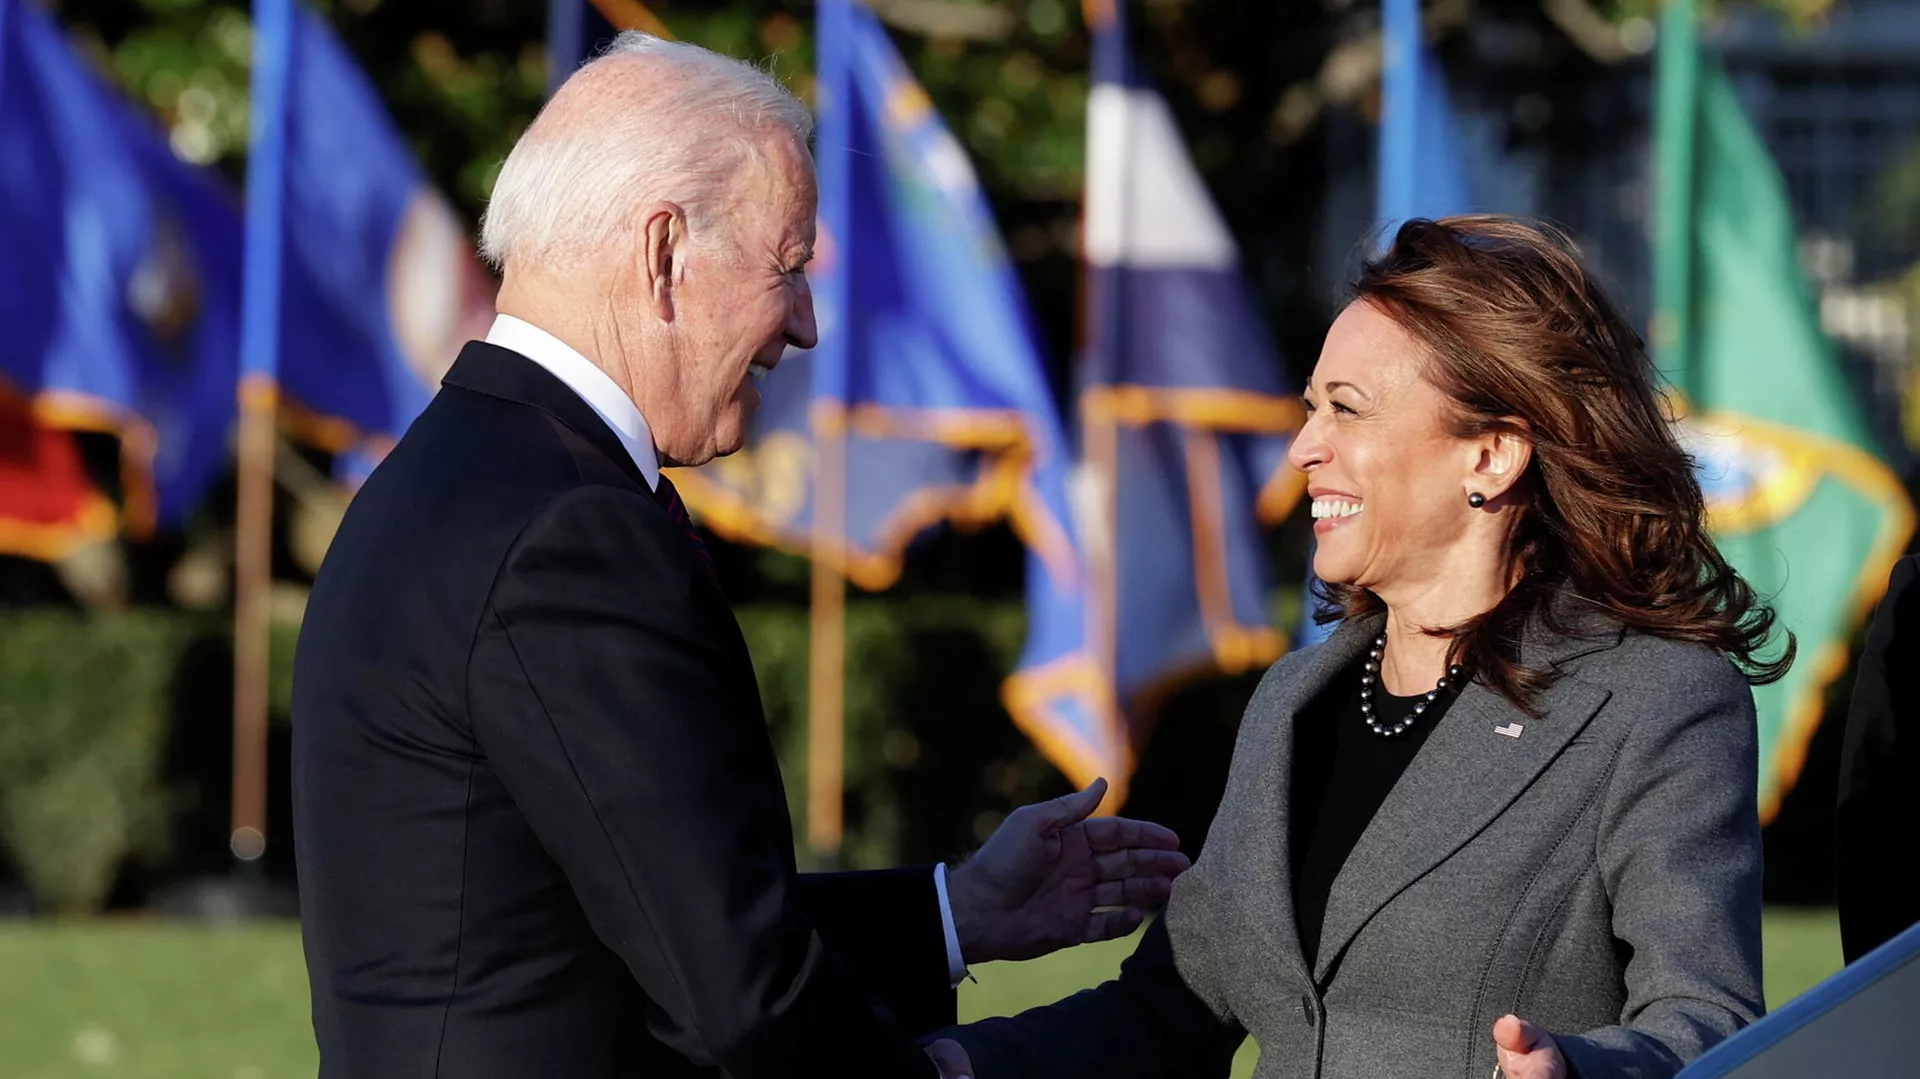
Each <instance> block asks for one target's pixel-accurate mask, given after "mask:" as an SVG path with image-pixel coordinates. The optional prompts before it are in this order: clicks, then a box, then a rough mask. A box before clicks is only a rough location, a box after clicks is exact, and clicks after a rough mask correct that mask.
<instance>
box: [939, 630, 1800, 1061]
mask: <svg viewBox="0 0 1920 1079" xmlns="http://www.w3.org/2000/svg"><path fill="white" fill-rule="evenodd" d="M1380 625H1381V621H1380V619H1379V618H1378V617H1375V618H1372V619H1368V620H1364V621H1358V622H1350V623H1349V624H1347V625H1344V626H1342V627H1341V628H1340V630H1339V631H1338V632H1336V633H1335V634H1334V636H1333V638H1332V639H1331V640H1329V641H1328V642H1327V643H1326V644H1324V645H1322V646H1320V647H1317V648H1310V649H1306V650H1304V651H1300V652H1295V653H1293V654H1291V655H1288V656H1286V657H1285V658H1283V659H1282V660H1281V661H1280V662H1279V663H1277V664H1275V665H1274V667H1273V669H1272V670H1270V671H1269V672H1267V675H1266V678H1265V679H1264V680H1263V681H1262V682H1261V683H1260V688H1259V690H1258V691H1257V692H1256V693H1255V694H1254V697H1253V700H1252V702H1251V703H1250V704H1249V705H1248V706H1247V712H1246V717H1245V719H1244V720H1243V722H1242V725H1241V731H1240V739H1239V744H1238V746H1237V747H1236V748H1235V750H1234V759H1233V768H1232V773H1231V775H1230V777H1229V779H1228V781H1227V789H1226V794H1225V796H1224V798H1223V800H1222V802H1221V805H1220V810H1219V814H1218V816H1217V817H1216V818H1215V820H1214V823H1213V828H1212V831H1211V832H1210V833H1209V834H1208V837H1207V842H1206V846H1205V848H1204V850H1203V851H1202V853H1201V856H1200V858H1199V860H1198V861H1197V862H1196V863H1195V865H1194V867H1193V868H1192V869H1191V870H1189V871H1188V872H1187V873H1186V874H1185V875H1183V876H1182V877H1181V878H1180V879H1179V880H1178V881H1177V882H1176V884H1175V886H1174V891H1173V898H1172V900H1171V901H1170V902H1169V904H1168V906H1167V910H1166V913H1165V914H1164V916H1163V917H1161V918H1160V919H1158V920H1157V921H1156V922H1155V923H1154V924H1153V926H1152V927H1151V928H1150V929H1149V930H1148V932H1147V935H1146V937H1145V939H1144V940H1143V942H1142V944H1141V945H1140V947H1139V949H1138V950H1137V951H1136V952H1135V954H1134V956H1133V957H1132V958H1130V959H1129V960H1128V961H1127V963H1126V965H1125V967H1123V970H1122V974H1121V977H1120V978H1119V979H1118V980H1116V981H1113V982H1109V983H1107V984H1106V985H1104V986H1101V987H1100V988H1098V989H1093V990H1089V991H1087V992H1084V993H1080V994H1078V995H1076V996H1073V997H1069V998H1068V999H1066V1000H1064V1001H1061V1002H1059V1003H1057V1004H1053V1005H1050V1006H1048V1007H1045V1008H1038V1009H1035V1010H1033V1011H1029V1012H1027V1013H1025V1014H1023V1015H1020V1016H1018V1017H1015V1018H1012V1019H996V1020H987V1021H985V1022H981V1023H976V1024H973V1025H971V1026H967V1027H962V1028H958V1029H957V1030H953V1031H948V1032H946V1033H947V1034H948V1035H949V1036H952V1037H956V1038H957V1039H958V1040H959V1041H960V1042H961V1043H962V1044H963V1045H965V1046H966V1048H967V1050H968V1052H969V1054H970V1055H971V1057H972V1059H973V1063H974V1066H975V1069H976V1073H975V1074H976V1075H977V1076H978V1079H1014V1077H1034V1079H1039V1077H1050V1079H1067V1077H1072V1076H1089V1077H1092V1076H1102V1077H1107V1076H1118V1077H1125V1079H1136V1077H1137V1079H1158V1077H1164V1076H1224V1075H1226V1074H1227V1069H1228V1065H1229V1062H1230V1061H1231V1059H1232V1056H1233V1052H1234V1049H1235V1048H1236V1047H1237V1046H1238V1045H1239V1043H1240V1041H1241V1040H1242V1038H1244V1037H1245V1036H1246V1035H1247V1034H1252V1035H1253V1037H1254V1039H1255V1040H1256V1041H1258V1043H1259V1045H1260V1067H1259V1071H1258V1073H1257V1074H1258V1076H1260V1077H1261V1079H1304V1077H1308V1076H1326V1077H1328V1079H1372V1077H1376V1076H1378V1077H1382V1079H1385V1077H1389V1076H1391V1077H1394V1079H1399V1077H1402V1076H1420V1077H1422V1079H1427V1077H1434V1076H1458V1077H1461V1079H1487V1077H1488V1076H1489V1075H1490V1074H1492V1072H1493V1069H1494V1067H1495V1064H1494V1047H1493V1037H1492V1033H1491V1030H1492V1027H1493V1022H1494V1020H1495V1019H1498V1018H1499V1017H1500V1016H1501V1015H1504V1014H1506V1013H1507V1012H1513V1013H1515V1014H1517V1015H1520V1016H1521V1017H1523V1018H1526V1019H1529V1020H1532V1021H1533V1022H1535V1023H1538V1024H1540V1025H1542V1026H1544V1027H1545V1028H1547V1029H1548V1030H1550V1031H1552V1032H1553V1034H1554V1036H1555V1038H1556V1040H1557V1041H1558V1042H1559V1044H1560V1046H1561V1048H1562V1050H1563V1051H1564V1053H1565V1054H1566V1056H1567V1058H1568V1060H1569V1062H1570V1063H1572V1065H1573V1066H1574V1070H1575V1072H1576V1074H1577V1075H1578V1076H1580V1077H1581V1079H1627V1077H1633V1079H1651V1077H1660V1076H1669V1075H1672V1074H1673V1073H1674V1072H1675V1071H1677V1070H1679V1068H1680V1067H1681V1066H1682V1065H1684V1064H1685V1063H1686V1062H1687V1061H1690V1060H1692V1059H1693V1058H1694V1057H1696V1056H1698V1055H1699V1054H1700V1053H1701V1052H1702V1051H1704V1050H1705V1049H1706V1048H1708V1047H1709V1046H1711V1045H1713V1044H1714V1043H1715V1042H1718V1041H1720V1040H1721V1039H1722V1038H1725V1037H1726V1036H1728V1035H1729V1034H1732V1033H1733V1032H1734V1031H1736V1030H1738V1029H1739V1028H1741V1027H1742V1026H1744V1025H1746V1024H1747V1023H1749V1022H1751V1021H1752V1020H1754V1019H1755V1018H1757V1017H1758V1016H1759V1015H1760V1014H1761V1011H1762V1008H1763V1004H1762V998H1761V983H1760V823H1759V819H1758V816H1757V812H1756V808H1755V785H1756V779H1757V773H1758V765H1757V760H1756V753H1757V750H1756V740H1757V739H1756V732H1755V726H1754V712H1753V695H1752V693H1751V692H1750V690H1749V689H1748V686H1747V683H1746V681H1745V679H1744V678H1743V677H1742V676H1741V674H1740V672H1739V671H1738V670H1736V669H1735V668H1734V666H1733V665H1732V664H1731V663H1730V662H1729V661H1728V660H1727V659H1726V658H1725V657H1724V656H1722V655H1720V654H1718V653H1716V652H1714V651H1712V650H1710V649H1708V648H1705V647H1702V646H1697V645H1688V644H1680V643H1675V642H1672V641H1666V640H1661V639H1657V638H1652V637H1647V636H1642V635H1639V634H1627V633H1624V632H1623V631H1622V630H1621V629H1620V628H1619V627H1618V626H1616V625H1608V626H1604V627H1600V628H1597V629H1595V630H1594V631H1592V632H1591V633H1587V634H1583V635H1582V636H1579V637H1566V636H1556V635H1553V634H1550V633H1548V632H1546V631H1545V630H1544V629H1540V628H1536V629H1535V631H1534V632H1532V633H1531V634H1529V636H1528V638H1527V640H1526V641H1525V643H1524V645H1523V648H1522V652H1521V658H1522V661H1523V662H1525V663H1527V664H1529V665H1532V666H1544V665H1551V666H1553V667H1555V668H1557V669H1558V670H1559V671H1560V674H1561V677H1560V678H1559V680H1558V681H1557V682H1555V683H1554V685H1553V686H1552V688H1550V689H1549V690H1547V692H1546V693H1545V694H1544V696H1543V697H1542V699H1541V700H1540V702H1539V703H1540V706H1541V709H1542V714H1541V715H1539V716H1538V717H1529V716H1527V715H1526V714H1524V713H1523V712H1521V711H1519V710H1518V709H1516V708H1514V707H1513V706H1512V705H1510V704H1509V703H1507V702H1506V700H1505V699H1503V698H1502V697H1500V696H1499V695H1498V694H1496V693H1494V692H1492V691H1491V690H1489V689H1487V688H1486V687H1484V686H1481V685H1478V684H1474V685H1470V686H1468V687H1467V688H1466V689H1465V690H1463V691H1462V693H1461V695H1460V697H1459V698H1458V699H1457V700H1456V701H1455V702H1454V704H1453V706H1452V707H1451V708H1449V709H1448V710H1447V712H1446V714H1445V715H1444V716H1443V717H1442V718H1441V720H1440V722H1439V724H1438V726H1437V727H1436V728H1435V729H1434V730H1433V732H1432V733H1431V735H1430V736H1429V738H1428V740H1427V743H1426V744H1425V745H1424V746H1423V747H1422V748H1421V750H1420V752H1419V754H1418V756H1416V757H1415V759H1414V760H1413V762H1412V764H1411V765H1410V766H1409V767H1408V768H1407V771H1406V773H1405V774H1404V775H1403V776H1402V777H1401V779H1400V781H1399V783H1398V784H1397V785H1396V786H1395V787H1394V789H1393V791H1392V793H1391V794H1390V795H1389V796H1388V797H1387V800H1386V802H1385V803H1384V804H1383V805H1382V806H1381V807H1380V811H1379V813H1378V814H1377V815H1376V816H1375V817H1374V819H1373V821H1372V822H1371V823H1370V824H1369V825H1368V827H1367V829H1366V832H1365V833H1364V834H1363V835H1362V836H1361V838H1360V841H1359V843H1358V844H1357V845H1356V846H1355V847H1354V849H1353V852H1352V854H1351V855H1350V856H1349V857H1348V859H1347V861H1346V864H1345V865H1344V866H1343V867H1342V869H1341V871H1340V874H1339V876H1338V877H1337V878H1336V879H1335V881H1334V884H1333V890H1332V893H1331V895H1330V896H1329V898H1328V903H1327V913H1326V920H1325V922H1324V926H1323V931H1322V933H1321V938H1320V939H1321V942H1322V943H1321V947H1320V956H1319V960H1318V962H1317V963H1315V965H1314V967H1313V969H1312V970H1309V969H1308V968H1307V965H1306V962H1305V960H1304V959H1303V958H1302V956H1301V949H1300V942H1299V935H1298V932H1297V930H1296V927H1295V921H1294V912H1293V882H1292V880H1291V875H1290V866H1291V856H1290V853H1289V851H1288V830H1289V829H1288V813H1289V809H1290V804H1289V788H1290V786H1291V783H1290V777H1291V774H1292V771H1291V768H1292V762H1291V757H1292V752H1293V730H1292V727H1293V721H1294V717H1295V716H1296V715H1297V714H1298V713H1299V711H1300V710H1301V708H1302V707H1303V706H1305V705H1306V704H1307V703H1308V702H1309V701H1310V700H1312V699H1313V697H1314V695H1315V694H1317V693H1319V692H1320V691H1321V690H1322V689H1323V688H1325V687H1326V686H1327V685H1328V684H1329V683H1330V682H1331V680H1332V679H1333V678H1334V677H1336V676H1337V675H1340V674H1342V673H1343V672H1345V671H1347V670H1349V669H1350V665H1351V664H1353V663H1354V662H1355V661H1356V659H1357V658H1358V656H1359V654H1360V653H1361V651H1362V650H1364V649H1365V648H1366V647H1367V645H1368V642H1369V641H1371V640H1372V639H1373V637H1374V635H1375V634H1377V633H1378V632H1379V627H1380ZM1496 728H1506V729H1507V730H1508V731H1510V732H1517V733H1518V737H1509V736H1506V735H1503V734H1501V733H1498V732H1497V730H1496Z"/></svg>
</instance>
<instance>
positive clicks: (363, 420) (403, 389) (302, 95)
mask: <svg viewBox="0 0 1920 1079" xmlns="http://www.w3.org/2000/svg"><path fill="white" fill-rule="evenodd" d="M290 7H291V14H290V19H289V20H288V26H287V29H288V33H289V34H290V36H291V41H290V42H288V43H287V44H286V46H285V48H286V55H287V56H288V62H287V67H288V70H287V71H286V73H285V83H284V90H283V93H284V108H283V110H282V116H281V118H280V123H281V124H282V125H283V126H282V130H281V131H280V132H279V133H278V137H277V139H275V138H268V139H265V140H263V146H265V147H266V148H267V150H268V152H272V151H273V150H274V149H278V151H279V152H280V153H281V154H282V158H281V160H282V162H283V165H282V168H283V170H284V179H283V181H282V185H283V186H282V188H281V195H280V197H281V200H282V204H281V211H280V220H281V227H280V235H279V240H280V243H281V245H282V262H281V281H280V311H279V333H278V336H277V355H276V356H275V365H276V367H277V371H275V372H274V374H275V376H276V377H277V381H278V386H279V390H280V396H281V406H282V417H283V420H284V421H285V422H286V423H288V425H289V427H290V429H291V430H292V431H293V433H294V434H295V435H296V436H298V437H302V438H303V439H304V440H306V441H309V442H313V443H316V444H318V445H320V446H322V447H324V448H326V449H330V450H332V451H334V452H336V453H338V454H341V455H342V457H341V475H342V478H344V479H347V480H349V481H352V480H354V479H357V478H359V476H360V474H362V473H363V472H364V470H365V469H366V468H368V467H370V466H371V464H372V463H373V462H375V461H377V460H378V459H379V458H380V457H381V456H382V455H384V453H385V452H386V450H387V449H388V448H389V447H391V446H392V444H393V443H394V442H395V441H396V440H397V439H398V438H399V437H400V436H401V435H402V434H404V433H405V432H406V429H407V426H408V425H409V424H411V423H412V422H413V420H414V417H416V416H418V415H419V414H420V412H421V410H422V409H424V408H425V407H426V405H427V402H428V401H429V400H431V399H432V396H433V394H434V392H435V391H436V390H437V389H438V388H439V385H440V377H441V376H442V375H444V374H445V373H446V369H447V368H448V367H449V366H451V365H452V363H453V360H454V357H455V356H457V355H458V354H459V351H460V346H461V345H462V344H463V343H464V342H465V341H467V340H470V339H473V338H477V337H483V336H485V334H486V330H487V326H488V323H489V321H490V320H491V319H492V317H493V297H494V283H493V279H492V277H491V276H490V275H489V274H488V273H487V271H486V269H485V268H484V267H483V266H482V265H481V264H480V261H479V259H478V257H477V256H476V254H475V253H474V245H473V239H472V236H471V234H470V233H469V231H468V229H467V226H466V224H465V223H464V222H463V221H462V220H461V219H460V218H459V216H458V215H457V214H456V213H455V212H454V210H453V208H452V206H450V205H449V204H448V203H447V200H446V199H445V197H444V196H442V195H441V194H440V193H439V192H438V191H437V190H435V189H434V187H433V186H432V185H431V184H430V183H428V181H427V179H426V176H425V175H424V173H422V171H421V169H420V166H419V164H418V162H416V161H415V160H414V157H413V153H412V150H411V149H410V148H409V147H408V146H407V143H406V141H405V140H404V139H403V138H402V137H401V135H400V133H399V131H397V130H396V129H395V128H394V126H393V122H392V120H391V119H390V118H389V117H388V116H387V113H386V109H385V107H384V106H383V105H382V104H381V101H380V97H379V94H378V93H377V92H376V91H375V89H374V87H373V85H372V83H371V82H370V81H369V80H368V79H367V76H366V74H365V73H364V72H362V71H361V70H360V68H359V66H358V65H357V64H356V63H355V62H354V59H353V57H352V55H351V54H350V53H348V52H347V50H346V48H345V46H343V45H342V44H341V42H340V40H339V39H338V38H337V37H336V36H335V35H334V33H333V30H332V28H331V27H330V26H329V25H328V24H327V22H326V20H325V19H324V18H323V17H321V16H320V15H318V14H317V13H315V12H313V11H311V10H309V9H308V8H307V7H306V6H305V5H304V4H300V3H297V2H296V3H292V4H291V5H290ZM264 25H272V24H271V23H265V24H264Z"/></svg>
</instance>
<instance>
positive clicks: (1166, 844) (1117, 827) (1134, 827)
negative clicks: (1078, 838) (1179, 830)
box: [1081, 817, 1180, 851]
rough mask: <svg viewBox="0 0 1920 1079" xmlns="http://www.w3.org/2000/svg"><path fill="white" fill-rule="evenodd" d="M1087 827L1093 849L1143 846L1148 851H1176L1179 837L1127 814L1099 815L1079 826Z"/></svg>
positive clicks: (1120, 848)
mask: <svg viewBox="0 0 1920 1079" xmlns="http://www.w3.org/2000/svg"><path fill="white" fill-rule="evenodd" d="M1081 827H1082V828H1084V829H1086V833H1087V845H1088V846H1090V847H1092V848H1093V849H1094V850H1096V851H1110V850H1122V849H1124V848H1127V847H1146V848H1148V849H1151V850H1179V849H1180V837H1179V836H1177V835H1175V834H1174V833H1173V829H1171V828H1162V827H1161V826H1160V825H1158V824H1152V823H1149V822H1147V821H1143V820H1129V819H1127V818H1126V817H1101V818H1099V819H1098V820H1090V821H1088V822H1086V823H1085V824H1083V825H1081Z"/></svg>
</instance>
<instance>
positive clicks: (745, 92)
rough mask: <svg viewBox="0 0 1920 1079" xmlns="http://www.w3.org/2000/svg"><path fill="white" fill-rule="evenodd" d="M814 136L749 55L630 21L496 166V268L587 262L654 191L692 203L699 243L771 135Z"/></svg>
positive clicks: (492, 210) (491, 236) (484, 233)
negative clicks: (658, 33) (663, 34)
mask: <svg viewBox="0 0 1920 1079" xmlns="http://www.w3.org/2000/svg"><path fill="white" fill-rule="evenodd" d="M776 133H786V134H790V135H791V136H792V137H793V138H795V139H797V140H798V141H799V143H800V145H801V146H805V145H806V144H807V140H808V138H809V137H810V136H811V135H812V133H813V117H812V116H811V115H810V114H809V113H808V112H807V108H806V106H805V105H802V104H801V103H800V102H799V100H797V99H796V98H795V97H794V96H793V95H792V94H791V93H789V92H788V91H787V89H786V87H784V86H782V85H781V84H780V83H779V81H778V80H776V79H775V78H774V77H773V76H772V75H770V74H768V73H767V72H765V71H763V70H761V69H760V68H757V67H754V66H753V65H752V64H748V63H744V62H742V61H739V60H735V59H733V58H732V57H728V56H722V55H720V54H719V53H715V52H710V51H708V50H706V49H703V48H701V47H699V46H698V45H689V44H686V43H684V42H677V41H666V40H663V39H661V38H657V37H654V36H652V35H650V34H642V33H638V32H636V31H627V32H625V33H622V34H621V35H620V36H619V37H617V38H615V39H614V41H613V43H612V44H610V45H609V46H608V47H607V49H606V51H604V52H602V53H601V54H600V55H599V56H597V57H595V58H594V59H593V60H591V61H589V62H587V63H586V64H584V65H582V67H581V68H580V70H578V71H576V72H574V73H573V75H572V76H571V77H569V78H568V79H567V81H566V82H565V83H564V84H563V85H562V86H561V87H560V89H559V90H557V91H556V92H555V93H554V95H553V98H552V100H550V101H549V102H548V103H547V105H546V107H545V108H543V109H542V110H541V111H540V115H539V116H537V117H535V119H534V121H533V123H532V124H531V125H530V126H529V127H528V128H527V131H526V133H525V134H524V135H522V136H521V137H520V141H519V142H517V143H515V144H514V147H513V150H512V152H510V153H509V154H508V155H507V160H506V163H505V164H504V165H502V166H501V168H500V176H499V178H498V179H497V180H495V181H494V185H493V196H492V198H491V199H489V200H488V203H487V209H486V214H485V216H484V217H483V218H482V220H481V224H480V253H481V254H482V255H483V256H485V257H486V259H487V261H488V262H490V263H491V264H493V265H494V266H495V267H496V268H501V267H505V266H506V265H507V264H509V263H513V264H521V265H525V264H536V263H546V264H563V265H564V264H572V263H578V262H581V261H584V260H585V259H587V258H588V257H589V256H590V255H591V254H592V253H593V252H594V251H596V250H598V249H601V248H604V247H605V246H606V244H607V243H608V242H609V241H612V240H614V239H616V238H617V237H619V236H621V235H623V234H624V233H625V231H626V230H627V229H629V228H630V227H631V226H632V225H633V223H634V222H633V215H634V213H635V212H636V211H637V210H638V209H639V208H640V207H642V206H644V205H646V204H647V203H649V202H652V201H654V200H659V199H666V200H671V201H673V202H675V203H678V204H679V205H680V206H681V207H682V208H683V209H684V210H685V211H686V213H687V216H688V219H689V227H690V231H691V232H692V233H693V234H694V236H693V239H694V242H695V243H696V244H702V245H704V242H705V241H708V240H712V239H715V237H712V236H709V235H703V230H704V229H705V228H706V226H707V225H709V224H711V223H712V222H713V220H714V212H715V210H716V209H718V208H719V207H720V205H721V204H723V203H724V201H725V196H726V194H727V192H728V190H729V185H730V182H731V180H732V178H733V177H735V176H737V175H738V174H739V173H740V172H741V171H742V170H743V167H744V166H745V165H747V164H749V163H751V162H754V161H756V160H760V159H761V155H762V151H763V147H764V140H765V139H766V138H767V136H768V135H769V134H776Z"/></svg>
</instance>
